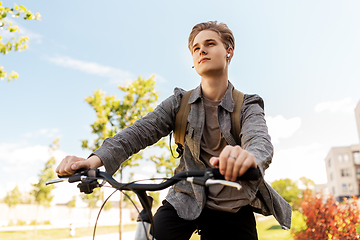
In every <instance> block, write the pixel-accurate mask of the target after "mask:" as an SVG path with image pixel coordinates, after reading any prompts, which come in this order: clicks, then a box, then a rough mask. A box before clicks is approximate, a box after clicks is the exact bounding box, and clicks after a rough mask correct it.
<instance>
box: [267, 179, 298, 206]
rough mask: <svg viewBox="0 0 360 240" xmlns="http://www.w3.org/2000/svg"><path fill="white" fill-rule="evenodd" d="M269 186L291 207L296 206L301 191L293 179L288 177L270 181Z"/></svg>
mask: <svg viewBox="0 0 360 240" xmlns="http://www.w3.org/2000/svg"><path fill="white" fill-rule="evenodd" d="M271 187H272V188H273V189H274V190H275V191H276V192H277V193H278V194H279V195H280V196H282V197H283V198H284V199H285V200H286V201H287V202H288V203H289V204H290V205H291V206H292V207H294V206H295V207H296V203H297V201H298V198H299V196H300V195H301V193H302V191H301V190H300V189H299V188H298V186H297V184H296V182H295V181H293V180H291V179H289V178H285V179H280V180H277V181H274V182H272V183H271Z"/></svg>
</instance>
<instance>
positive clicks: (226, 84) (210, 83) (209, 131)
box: [56, 21, 291, 240]
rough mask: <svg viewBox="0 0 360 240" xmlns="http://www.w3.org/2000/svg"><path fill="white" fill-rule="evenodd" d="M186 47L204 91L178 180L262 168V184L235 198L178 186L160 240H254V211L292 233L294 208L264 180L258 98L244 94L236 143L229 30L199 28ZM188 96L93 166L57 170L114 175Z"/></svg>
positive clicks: (171, 123)
mask: <svg viewBox="0 0 360 240" xmlns="http://www.w3.org/2000/svg"><path fill="white" fill-rule="evenodd" d="M188 44H189V45H188V46H189V49H190V52H191V54H192V58H193V64H194V68H195V70H196V72H197V73H198V74H199V76H200V77H201V84H200V86H198V87H197V88H196V89H195V90H194V91H193V92H192V93H191V96H190V99H189V102H188V103H189V104H191V110H190V112H189V115H188V124H187V127H186V135H185V144H184V152H183V155H182V157H181V158H180V164H179V166H178V167H177V168H176V169H175V173H178V172H181V171H185V170H196V169H204V168H208V167H218V168H219V170H220V173H222V174H223V175H225V179H226V180H230V181H235V180H236V177H237V176H240V175H242V174H243V173H245V172H246V171H247V170H248V169H249V168H258V169H259V170H260V173H261V178H260V179H259V180H258V181H244V182H242V186H243V188H242V189H241V190H240V191H238V190H236V189H234V188H231V187H226V186H222V185H219V186H217V185H215V186H211V187H209V189H208V190H207V191H206V192H205V189H204V187H201V186H198V185H193V184H191V183H188V182H179V183H177V184H176V185H175V186H174V187H173V188H171V189H170V190H169V193H168V195H167V196H166V200H165V201H164V202H163V205H162V206H161V207H160V208H159V209H158V211H157V213H156V214H155V216H154V221H155V234H154V236H155V238H156V239H157V240H162V239H166V240H169V239H179V240H180V239H189V238H190V236H191V234H192V233H193V232H194V230H196V229H199V231H200V233H201V236H202V239H207V240H209V239H257V231H256V221H255V218H254V214H253V211H256V212H259V213H262V214H264V215H269V214H272V215H274V216H275V218H276V219H277V220H278V221H279V223H280V224H281V225H282V227H283V228H285V229H289V228H290V222H291V207H290V205H289V204H288V203H287V202H286V201H285V200H284V199H283V198H281V197H280V196H279V195H278V194H277V193H276V192H275V191H274V190H273V189H272V188H271V186H270V185H269V184H267V183H266V182H265V181H264V179H263V176H264V171H265V169H267V168H268V166H269V164H270V162H271V159H272V155H273V146H272V144H271V141H270V136H269V134H268V132H267V126H266V122H265V119H264V103H263V100H262V99H261V98H260V97H259V96H258V95H248V94H245V96H244V102H243V105H242V107H241V115H240V119H239V121H240V123H241V133H240V139H241V142H240V143H236V140H235V139H237V138H235V137H234V136H232V135H231V133H230V130H231V119H230V113H231V112H233V110H234V105H235V103H234V100H233V97H232V90H233V88H234V87H233V85H232V84H231V83H230V81H229V80H228V67H229V63H230V61H231V59H232V57H233V55H234V48H235V42H234V37H233V34H232V32H231V30H230V29H229V28H228V27H227V26H226V25H225V24H224V23H217V22H216V21H214V22H205V23H199V24H197V25H195V26H194V27H193V29H192V31H191V33H190V36H189V42H188ZM184 93H185V91H184V90H182V89H179V88H175V90H174V95H172V96H170V97H169V98H167V99H166V100H164V101H163V102H162V103H160V104H159V105H158V106H157V108H156V109H155V110H154V111H153V112H151V113H149V114H147V115H146V116H145V117H144V118H142V119H140V120H138V121H137V122H135V123H134V124H133V125H132V126H130V127H128V128H126V129H124V130H122V131H121V132H119V133H118V134H116V135H115V136H114V137H111V138H108V139H106V140H105V141H104V143H103V145H102V146H101V147H100V148H99V149H98V150H96V151H95V152H94V153H93V154H92V155H91V156H90V157H89V158H88V159H83V158H78V157H75V156H68V157H66V158H65V159H63V161H62V162H61V163H60V165H59V166H58V167H57V169H56V172H57V173H58V174H60V175H64V174H73V173H74V172H75V171H76V170H77V169H80V168H97V167H100V166H102V165H104V166H105V168H106V171H107V172H108V173H110V174H113V173H115V172H116V170H117V169H118V168H119V167H120V165H121V163H122V162H124V161H125V160H126V159H127V158H128V157H129V156H131V155H132V154H134V153H137V152H138V151H140V150H141V149H144V148H145V147H147V146H149V145H152V144H154V143H156V142H157V141H158V140H159V139H160V138H162V137H164V136H167V135H168V134H169V133H170V132H171V131H173V130H174V128H175V117H176V114H177V112H178V111H179V108H180V102H181V98H182V96H183V94H184Z"/></svg>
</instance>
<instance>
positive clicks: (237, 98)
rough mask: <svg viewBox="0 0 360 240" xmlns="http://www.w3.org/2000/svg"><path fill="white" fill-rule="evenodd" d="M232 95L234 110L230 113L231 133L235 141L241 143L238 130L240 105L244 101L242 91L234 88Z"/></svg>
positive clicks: (239, 129)
mask: <svg viewBox="0 0 360 240" xmlns="http://www.w3.org/2000/svg"><path fill="white" fill-rule="evenodd" d="M232 97H233V99H234V102H235V107H234V111H233V112H232V113H231V114H230V115H231V130H230V132H231V135H233V137H234V139H235V142H236V143H237V144H239V145H240V144H241V138H240V132H241V123H240V113H241V107H242V105H243V102H244V93H242V92H240V91H238V90H236V89H235V88H234V89H233V91H232Z"/></svg>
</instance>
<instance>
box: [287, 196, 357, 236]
mask: <svg viewBox="0 0 360 240" xmlns="http://www.w3.org/2000/svg"><path fill="white" fill-rule="evenodd" d="M356 200H357V198H356V197H353V198H352V199H351V200H349V199H345V198H344V201H343V202H342V203H339V202H337V201H336V200H335V199H334V197H332V196H331V197H328V198H327V199H326V201H324V200H323V195H322V194H312V192H311V191H305V192H304V196H303V199H302V201H301V204H300V206H301V211H302V214H303V215H304V217H305V218H306V230H303V228H302V227H301V226H300V227H299V226H296V224H297V222H294V223H293V230H292V233H293V236H294V239H296V240H303V239H306V240H308V239H314V240H317V239H318V240H323V239H331V240H336V239H360V236H359V234H358V233H357V232H356V227H357V226H358V225H359V224H360V211H359V208H358V206H357V203H356Z"/></svg>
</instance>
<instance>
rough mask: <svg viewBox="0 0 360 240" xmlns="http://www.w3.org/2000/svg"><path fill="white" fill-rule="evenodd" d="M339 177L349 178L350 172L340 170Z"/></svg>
mask: <svg viewBox="0 0 360 240" xmlns="http://www.w3.org/2000/svg"><path fill="white" fill-rule="evenodd" d="M341 176H342V177H349V176H350V171H349V169H348V168H346V169H341Z"/></svg>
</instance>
